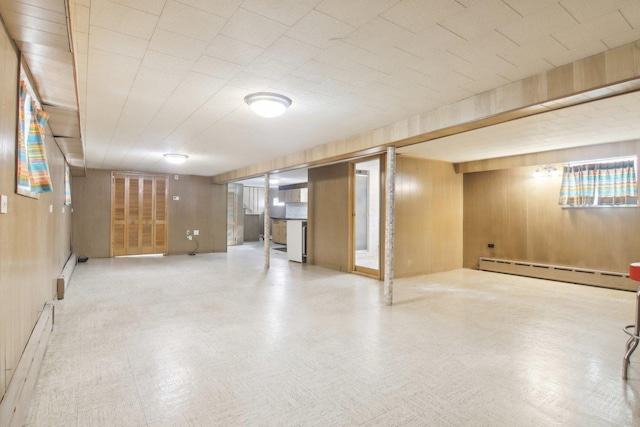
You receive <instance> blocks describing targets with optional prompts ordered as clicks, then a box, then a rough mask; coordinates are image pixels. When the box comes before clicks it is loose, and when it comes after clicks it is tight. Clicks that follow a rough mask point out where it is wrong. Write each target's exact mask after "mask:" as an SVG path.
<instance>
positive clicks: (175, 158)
mask: <svg viewBox="0 0 640 427" xmlns="http://www.w3.org/2000/svg"><path fill="white" fill-rule="evenodd" d="M163 156H164V158H165V159H166V160H167V162H169V163H174V164H176V165H179V164H180V163H184V162H185V160H187V159H188V158H189V156H187V155H186V154H174V153H167V154H163Z"/></svg>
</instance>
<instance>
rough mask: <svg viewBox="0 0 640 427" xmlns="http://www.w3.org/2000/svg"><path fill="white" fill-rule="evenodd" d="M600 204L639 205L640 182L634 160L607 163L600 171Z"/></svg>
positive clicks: (601, 166) (600, 167)
mask: <svg viewBox="0 0 640 427" xmlns="http://www.w3.org/2000/svg"><path fill="white" fill-rule="evenodd" d="M598 202H599V203H598V204H600V205H636V204H638V181H637V178H636V169H635V165H634V162H633V160H627V161H622V162H615V163H606V164H603V165H600V166H599V169H598Z"/></svg>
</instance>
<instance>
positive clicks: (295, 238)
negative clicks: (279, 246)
mask: <svg viewBox="0 0 640 427" xmlns="http://www.w3.org/2000/svg"><path fill="white" fill-rule="evenodd" d="M287 258H288V259H289V261H295V262H306V260H307V221H306V220H298V219H289V220H287Z"/></svg>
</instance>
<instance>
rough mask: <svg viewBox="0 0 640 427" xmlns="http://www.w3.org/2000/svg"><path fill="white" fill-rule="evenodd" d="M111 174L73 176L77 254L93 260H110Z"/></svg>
mask: <svg viewBox="0 0 640 427" xmlns="http://www.w3.org/2000/svg"><path fill="white" fill-rule="evenodd" d="M110 195H111V171H108V170H100V169H89V170H87V173H86V175H85V176H82V177H77V176H76V177H73V251H74V252H75V253H77V254H78V255H79V256H87V257H89V258H108V257H109V236H110V233H111V230H110V224H111V197H110Z"/></svg>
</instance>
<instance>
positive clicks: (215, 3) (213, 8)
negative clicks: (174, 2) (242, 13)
mask: <svg viewBox="0 0 640 427" xmlns="http://www.w3.org/2000/svg"><path fill="white" fill-rule="evenodd" d="M180 3H184V4H186V5H189V6H193V7H195V8H196V9H200V10H204V11H205V12H209V13H213V14H214V15H218V16H222V17H223V18H227V19H228V18H231V16H233V14H234V13H235V12H236V11H237V10H238V7H239V6H240V4H241V3H242V0H180Z"/></svg>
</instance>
